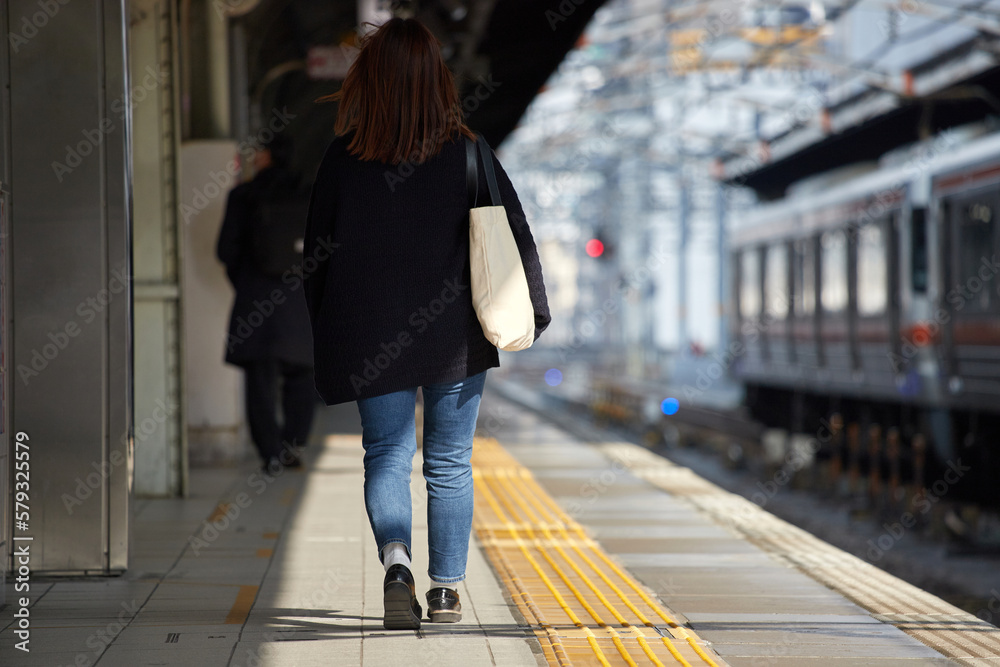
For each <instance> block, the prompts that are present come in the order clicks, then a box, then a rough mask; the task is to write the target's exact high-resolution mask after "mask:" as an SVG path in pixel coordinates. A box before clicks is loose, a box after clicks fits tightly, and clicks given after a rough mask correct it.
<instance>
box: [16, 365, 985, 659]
mask: <svg viewBox="0 0 1000 667" xmlns="http://www.w3.org/2000/svg"><path fill="white" fill-rule="evenodd" d="M586 435H587V437H581V434H579V433H574V432H573V430H572V429H570V430H567V429H565V428H561V427H558V426H556V425H555V424H554V423H553V422H552V421H550V420H549V419H547V415H546V414H544V410H539V409H538V406H537V405H533V403H532V399H531V394H530V392H526V391H523V390H521V389H520V388H518V387H517V386H516V385H512V384H509V383H507V382H505V381H504V380H503V379H502V377H499V376H498V377H495V378H493V377H491V378H490V379H489V380H488V381H487V392H486V394H485V396H484V399H483V403H482V407H481V410H480V428H479V431H478V433H477V438H478V439H477V442H476V451H475V454H474V461H473V463H474V469H475V481H476V516H475V522H474V526H473V533H474V534H473V542H472V546H471V549H470V557H469V568H468V578H467V579H466V581H464V582H463V583H462V585H461V586H460V588H459V593H460V595H461V598H462V604H463V616H464V617H463V620H462V621H461V622H459V623H457V624H435V623H430V622H427V621H425V622H424V623H423V624H422V626H421V628H420V629H419V630H416V631H400V630H396V631H388V630H385V629H384V628H383V627H382V599H381V594H382V591H381V584H382V578H383V570H382V566H381V564H380V563H379V561H378V557H377V554H376V549H375V544H374V541H373V539H372V536H371V532H370V529H369V527H368V522H367V517H366V514H365V510H364V503H363V493H362V482H363V471H362V450H361V445H360V423H359V419H358V416H357V410H356V408H355V406H354V404H347V405H342V406H334V407H330V408H325V409H323V410H322V411H321V412H320V413H319V415H318V419H317V424H316V428H315V430H314V437H313V439H312V441H311V442H310V444H309V446H308V447H307V448H306V455H305V461H306V465H305V467H304V468H303V469H290V470H285V471H282V472H281V473H280V474H277V475H274V476H264V475H263V473H261V472H260V471H259V470H258V469H257V466H256V464H255V463H252V462H247V464H246V465H244V466H242V467H239V468H225V469H198V470H194V471H192V476H191V489H192V492H191V494H190V496H189V497H188V498H184V499H166V500H137V501H136V507H135V515H134V525H133V534H134V547H133V552H132V553H133V558H132V561H131V567H130V569H129V571H128V572H127V573H126V574H125V575H123V576H121V577H118V578H111V579H48V580H46V579H43V578H41V577H38V578H35V579H34V580H33V581H32V588H31V597H32V604H31V607H30V613H31V617H30V618H31V635H30V649H31V651H30V653H25V652H22V651H19V650H17V649H16V648H14V645H15V643H16V642H17V641H19V640H18V639H17V638H16V637H15V635H14V633H13V631H14V627H13V626H14V623H13V619H12V613H13V610H12V607H10V606H8V607H7V608H5V609H3V610H0V619H2V622H0V626H2V628H3V629H2V631H0V665H12V666H13V665H17V666H20V665H25V666H28V665H46V666H64V665H76V666H79V667H84V666H89V665H101V666H102V667H119V666H121V667H126V666H127V667H134V666H141V665H178V666H180V665H183V666H205V667H215V666H218V667H223V666H225V667H251V666H257V665H275V666H278V665H280V666H284V665H323V666H329V665H334V666H339V665H345V666H349V665H379V666H380V667H381V666H384V665H394V664H399V665H408V666H419V665H434V666H435V667H447V666H450V665H454V666H462V667H468V666H472V667H476V666H479V665H484V666H485V665H509V666H512V667H521V666H533V665H655V664H665V665H666V664H681V665H719V666H721V665H733V666H737V667H742V666H747V667H749V666H755V665H774V666H777V667H782V666H789V667H791V666H796V667H798V666H801V667H812V666H818V665H838V666H843V667H848V666H862V665H886V666H901V667H916V666H924V665H928V666H930V665H956V664H959V665H1000V629H998V628H996V627H995V626H993V625H990V624H988V623H985V622H983V621H980V620H979V619H977V618H976V617H975V616H972V615H971V614H968V613H966V612H963V611H961V610H960V609H958V608H956V607H954V606H952V605H950V604H947V603H945V602H944V601H942V600H940V599H938V598H936V597H934V596H931V595H929V594H927V593H924V592H923V591H920V590H919V589H916V588H914V587H913V586H910V585H909V584H906V583H905V582H903V581H901V580H899V579H896V578H895V577H892V576H891V575H888V574H886V573H884V572H882V571H881V570H878V569H877V568H875V567H873V566H871V565H870V564H868V563H865V562H864V561H861V560H859V559H857V558H854V557H853V556H850V555H848V554H846V553H843V552H841V551H839V550H837V549H834V548H833V547H830V546H829V545H826V544H825V543H823V542H821V541H819V540H817V539H816V538H814V537H812V536H811V535H809V534H808V533H805V532H803V531H801V530H799V529H797V528H795V527H793V526H791V525H789V524H787V523H785V522H783V521H780V520H779V519H777V518H775V517H773V516H772V515H770V514H767V513H766V512H764V511H763V510H761V509H760V508H759V507H757V506H756V505H754V504H753V503H750V502H749V501H746V500H744V499H743V498H741V497H739V496H735V495H733V494H730V493H727V492H725V491H723V490H722V489H719V488H718V487H716V486H714V485H712V484H710V483H709V482H707V481H705V480H703V479H701V478H699V477H698V476H697V475H695V474H694V473H692V472H691V471H690V470H688V469H686V468H683V467H680V466H677V465H675V464H672V463H670V462H668V461H666V460H664V459H662V458H660V457H658V456H656V455H654V454H652V453H650V452H649V451H647V450H645V449H644V448H642V447H640V446H638V445H635V444H632V443H628V442H623V441H620V440H615V439H613V438H611V437H604V434H602V433H601V432H599V431H596V430H592V429H591V430H590V431H589V432H588V433H587V434H586ZM412 490H413V519H414V531H413V540H414V543H413V552H414V563H413V573H414V576H415V578H416V581H417V589H418V596H420V597H421V598H422V596H423V593H424V592H425V591H426V590H427V588H428V578H427V574H426V563H427V557H426V550H427V544H426V538H427V532H426V523H425V511H424V510H425V506H424V502H423V501H424V491H423V480H422V478H421V477H420V461H419V452H418V456H417V460H416V461H415V462H414V477H413V485H412ZM14 595H15V592H14V590H13V587H10V588H8V590H7V599H8V600H11V599H13V596H14Z"/></svg>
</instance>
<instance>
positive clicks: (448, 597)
mask: <svg viewBox="0 0 1000 667" xmlns="http://www.w3.org/2000/svg"><path fill="white" fill-rule="evenodd" d="M427 618H429V619H430V621H431V623H457V622H458V621H461V620H462V603H461V602H459V601H458V593H457V592H456V591H453V590H451V589H450V588H432V589H430V590H429V591H427Z"/></svg>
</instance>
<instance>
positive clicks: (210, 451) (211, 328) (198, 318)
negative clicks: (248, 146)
mask: <svg viewBox="0 0 1000 667" xmlns="http://www.w3.org/2000/svg"><path fill="white" fill-rule="evenodd" d="M235 156H236V144H235V142H233V141H228V140H226V141H192V142H186V143H184V144H183V145H182V147H181V160H180V165H181V177H180V189H179V193H180V194H179V203H180V225H181V226H182V227H183V230H182V238H183V248H182V252H183V256H184V280H183V293H184V353H185V354H184V357H185V375H186V384H187V420H188V452H189V460H190V462H191V464H192V465H206V464H218V463H235V462H237V461H240V460H243V459H244V458H248V457H250V456H252V455H253V452H252V450H251V448H250V444H249V439H248V438H247V436H246V434H245V431H246V429H245V427H244V421H245V420H244V418H243V376H242V372H241V371H240V370H239V369H238V368H235V367H233V366H227V365H226V364H225V363H224V362H223V356H224V354H225V341H226V331H227V326H228V323H229V312H230V310H231V308H232V304H233V290H232V287H231V286H230V284H229V281H228V279H227V278H226V273H225V270H224V268H223V265H222V263H221V262H219V260H218V259H216V257H215V244H216V241H217V239H218V237H219V228H220V227H221V226H222V216H223V214H224V212H225V205H226V198H227V195H228V192H229V190H230V189H231V186H232V182H229V183H227V182H226V178H232V177H231V176H229V174H230V171H231V170H230V169H229V166H230V164H231V163H232V160H233V159H234V158H235Z"/></svg>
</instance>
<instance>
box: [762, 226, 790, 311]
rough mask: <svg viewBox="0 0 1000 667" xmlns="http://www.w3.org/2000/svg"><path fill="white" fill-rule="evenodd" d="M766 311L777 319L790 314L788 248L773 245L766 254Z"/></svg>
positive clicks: (783, 245) (782, 245)
mask: <svg viewBox="0 0 1000 667" xmlns="http://www.w3.org/2000/svg"><path fill="white" fill-rule="evenodd" d="M764 259H765V263H764V267H765V269H764V311H765V312H767V314H768V316H770V317H773V318H774V319H776V320H783V319H785V318H786V317H787V316H788V248H787V246H786V245H785V244H784V243H781V244H779V245H773V246H771V247H770V248H768V249H767V254H766V255H765V256H764Z"/></svg>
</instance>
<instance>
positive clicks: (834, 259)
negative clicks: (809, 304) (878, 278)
mask: <svg viewBox="0 0 1000 667" xmlns="http://www.w3.org/2000/svg"><path fill="white" fill-rule="evenodd" d="M820 249H821V250H820V252H821V255H820V257H821V262H820V264H821V268H822V276H821V279H820V292H819V300H820V304H822V306H823V310H824V311H826V312H828V313H838V312H840V311H842V310H844V309H846V308H847V237H846V235H845V234H844V232H843V230H839V229H838V230H836V231H832V232H826V233H824V234H823V235H822V236H821V237H820Z"/></svg>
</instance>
